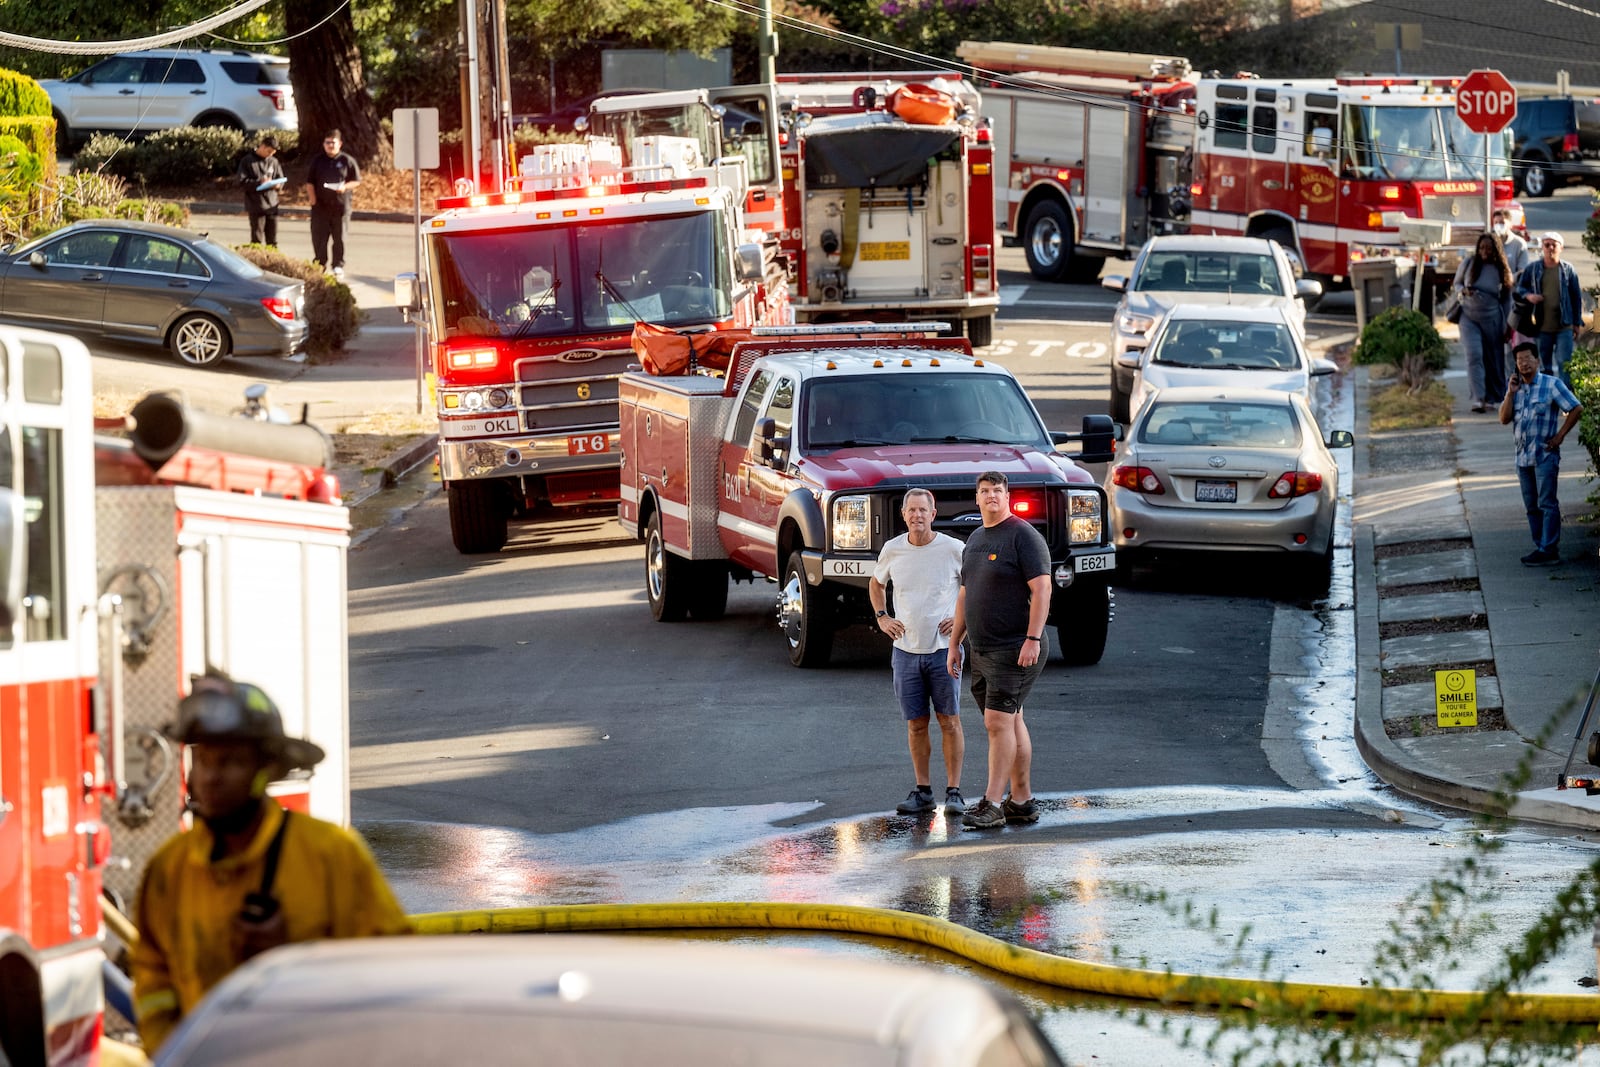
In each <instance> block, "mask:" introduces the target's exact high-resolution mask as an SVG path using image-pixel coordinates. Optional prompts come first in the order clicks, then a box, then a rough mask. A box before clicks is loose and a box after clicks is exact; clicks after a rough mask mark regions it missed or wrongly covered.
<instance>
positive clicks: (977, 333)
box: [967, 315, 994, 348]
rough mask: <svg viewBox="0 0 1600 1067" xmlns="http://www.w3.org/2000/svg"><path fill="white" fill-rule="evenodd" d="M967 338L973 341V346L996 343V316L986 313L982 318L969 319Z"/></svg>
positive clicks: (980, 346)
mask: <svg viewBox="0 0 1600 1067" xmlns="http://www.w3.org/2000/svg"><path fill="white" fill-rule="evenodd" d="M967 340H968V341H971V342H972V347H973V348H982V347H983V346H984V345H992V344H994V316H993V315H985V316H983V317H982V318H981V319H968V320H967Z"/></svg>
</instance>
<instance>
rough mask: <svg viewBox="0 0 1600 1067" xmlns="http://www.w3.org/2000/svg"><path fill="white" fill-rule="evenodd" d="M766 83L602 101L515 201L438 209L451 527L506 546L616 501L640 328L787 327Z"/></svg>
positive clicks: (433, 315)
mask: <svg viewBox="0 0 1600 1067" xmlns="http://www.w3.org/2000/svg"><path fill="white" fill-rule="evenodd" d="M775 120H776V101H775V98H774V96H773V93H772V89H771V87H770V86H742V87H735V88H729V89H710V90H705V89H701V90H692V91H683V92H668V93H648V94H639V95H632V96H625V97H614V98H609V99H605V100H601V101H597V102H596V103H595V104H594V106H593V108H592V110H591V112H590V115H589V118H588V123H589V125H588V127H587V132H588V136H587V138H586V141H585V142H584V143H582V144H577V143H566V144H549V145H539V146H537V147H536V148H535V149H534V152H533V153H532V154H531V155H529V156H527V157H525V158H524V159H523V160H522V164H521V168H520V173H519V176H518V177H517V178H516V179H514V180H513V181H512V182H511V183H510V185H511V188H509V189H507V190H505V191H503V192H495V193H481V194H471V195H466V196H458V197H451V198H447V199H444V200H441V201H440V203H439V208H440V213H439V214H438V215H437V216H435V217H434V218H432V219H429V220H427V221H426V222H424V223H423V228H422V230H423V233H422V236H423V243H424V245H425V247H426V258H425V266H424V272H425V274H424V277H423V278H422V279H421V281H420V284H418V283H417V281H416V280H415V279H414V278H413V276H411V275H401V276H400V278H399V279H397V283H396V299H397V302H398V303H399V304H400V306H401V307H402V308H404V309H406V310H407V312H408V313H413V314H416V315H418V316H420V318H421V320H422V321H423V322H424V323H425V325H426V327H427V330H428V334H429V350H430V352H431V355H432V367H433V372H434V375H435V386H436V397H437V403H438V415H439V434H440V443H439V464H440V473H441V475H442V477H443V480H444V483H445V488H446V492H447V495H448V500H449V510H450V533H451V537H452V539H453V541H454V543H455V546H456V548H457V549H458V550H459V551H461V552H464V553H476V552H495V551H498V550H499V549H500V548H501V547H502V546H503V545H504V544H505V541H506V537H507V533H508V529H507V525H508V521H509V519H510V518H511V517H512V516H513V515H522V514H528V513H530V512H533V511H534V510H535V509H538V508H541V507H562V506H572V505H585V504H593V503H596V502H613V503H614V502H615V501H616V499H617V461H618V452H617V449H618V442H617V379H618V377H619V376H620V375H621V373H622V372H623V371H624V370H625V369H626V368H627V366H628V364H629V363H630V362H632V360H633V355H632V352H631V350H630V349H629V347H628V337H629V334H630V333H631V332H632V330H633V325H634V323H635V322H651V323H658V324H668V325H673V326H697V327H705V328H708V329H713V330H720V329H726V328H732V327H745V326H753V325H759V324H764V323H781V322H784V321H786V320H787V319H788V318H789V278H788V273H787V265H786V263H785V262H784V260H783V258H782V255H781V253H780V250H779V248H778V241H777V233H778V231H779V230H780V229H781V228H782V222H783V218H782V209H783V204H782V198H781V196H780V195H779V190H780V185H779V181H780V179H779V175H778V169H777V168H778V164H777V160H778V131H777V123H776V121H775Z"/></svg>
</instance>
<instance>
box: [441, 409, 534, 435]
mask: <svg viewBox="0 0 1600 1067" xmlns="http://www.w3.org/2000/svg"><path fill="white" fill-rule="evenodd" d="M521 433H522V427H520V426H518V425H517V417H516V416H515V415H497V416H495V417H494V418H492V419H440V420H439V436H441V437H443V438H445V439H446V440H452V439H454V438H457V437H488V436H490V435H494V436H496V437H507V436H510V435H513V434H516V435H520V434H521Z"/></svg>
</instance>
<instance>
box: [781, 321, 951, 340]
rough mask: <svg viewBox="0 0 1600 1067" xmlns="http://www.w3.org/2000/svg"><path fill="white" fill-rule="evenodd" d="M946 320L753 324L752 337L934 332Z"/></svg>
mask: <svg viewBox="0 0 1600 1067" xmlns="http://www.w3.org/2000/svg"><path fill="white" fill-rule="evenodd" d="M948 329H950V324H949V323H948V322H854V323H852V322H834V323H828V324H826V325H822V326H755V327H752V328H751V330H750V335H751V336H752V337H839V336H844V335H851V334H860V333H936V332H939V331H944V330H948Z"/></svg>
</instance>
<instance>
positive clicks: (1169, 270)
mask: <svg viewBox="0 0 1600 1067" xmlns="http://www.w3.org/2000/svg"><path fill="white" fill-rule="evenodd" d="M1133 288H1134V289H1135V290H1138V291H1141V292H1148V291H1150V290H1158V291H1164V292H1179V293H1260V294H1266V295H1270V296H1282V295H1283V281H1282V278H1281V276H1280V275H1279V274H1278V264H1277V262H1276V261H1275V260H1274V259H1273V258H1272V255H1271V253H1268V252H1202V251H1199V250H1193V251H1186V250H1182V249H1164V248H1155V249H1151V251H1150V254H1149V255H1147V256H1145V257H1144V265H1143V266H1142V267H1141V268H1140V269H1139V276H1138V277H1137V278H1135V279H1134V282H1133Z"/></svg>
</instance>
